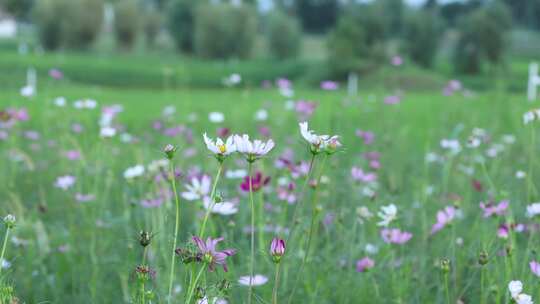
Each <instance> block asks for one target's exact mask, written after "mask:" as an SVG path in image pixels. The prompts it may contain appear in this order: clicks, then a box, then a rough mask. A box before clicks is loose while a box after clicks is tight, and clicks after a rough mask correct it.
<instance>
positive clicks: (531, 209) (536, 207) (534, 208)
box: [527, 203, 540, 217]
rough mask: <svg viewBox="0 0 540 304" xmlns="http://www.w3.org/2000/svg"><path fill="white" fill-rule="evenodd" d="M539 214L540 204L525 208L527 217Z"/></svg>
mask: <svg viewBox="0 0 540 304" xmlns="http://www.w3.org/2000/svg"><path fill="white" fill-rule="evenodd" d="M539 214H540V203H532V204H530V205H528V206H527V217H535V216H537V215H539Z"/></svg>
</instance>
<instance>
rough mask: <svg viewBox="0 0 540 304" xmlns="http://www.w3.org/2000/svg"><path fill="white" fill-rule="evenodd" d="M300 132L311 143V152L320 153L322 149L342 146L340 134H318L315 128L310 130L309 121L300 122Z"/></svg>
mask: <svg viewBox="0 0 540 304" xmlns="http://www.w3.org/2000/svg"><path fill="white" fill-rule="evenodd" d="M299 126H300V134H302V137H303V138H304V139H305V140H306V141H307V142H308V143H309V144H310V145H311V152H312V153H318V152H319V151H320V150H322V149H326V148H332V149H335V148H337V147H340V146H341V143H340V142H339V136H337V135H334V136H330V135H317V134H315V133H314V132H313V130H309V127H308V123H307V121H305V122H301V123H299Z"/></svg>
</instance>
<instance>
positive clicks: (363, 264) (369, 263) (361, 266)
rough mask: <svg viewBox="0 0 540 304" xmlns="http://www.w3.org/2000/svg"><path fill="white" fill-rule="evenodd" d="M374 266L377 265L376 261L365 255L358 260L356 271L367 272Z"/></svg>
mask: <svg viewBox="0 0 540 304" xmlns="http://www.w3.org/2000/svg"><path fill="white" fill-rule="evenodd" d="M373 267H375V261H373V260H372V259H370V258H369V257H364V258H362V259H360V260H358V261H357V262H356V271H358V272H366V271H368V270H369V269H371V268H373Z"/></svg>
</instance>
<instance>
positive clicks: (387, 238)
mask: <svg viewBox="0 0 540 304" xmlns="http://www.w3.org/2000/svg"><path fill="white" fill-rule="evenodd" d="M412 236H413V235H412V233H410V232H406V231H401V230H399V229H396V228H394V229H389V228H385V229H382V230H381V237H382V239H383V241H384V242H385V243H387V244H400V245H401V244H405V243H407V242H408V241H409V240H410V239H411V238H412Z"/></svg>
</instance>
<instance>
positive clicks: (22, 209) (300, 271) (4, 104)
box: [0, 71, 540, 304]
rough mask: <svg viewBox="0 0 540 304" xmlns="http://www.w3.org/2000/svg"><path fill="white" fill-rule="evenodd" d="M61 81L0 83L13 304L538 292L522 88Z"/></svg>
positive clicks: (487, 297) (465, 299)
mask: <svg viewBox="0 0 540 304" xmlns="http://www.w3.org/2000/svg"><path fill="white" fill-rule="evenodd" d="M58 73H61V71H55V73H54V75H58ZM51 77H52V76H51ZM57 78H58V77H55V78H54V79H55V80H54V81H50V82H46V83H45V84H44V85H41V86H40V87H39V88H34V87H33V88H30V89H28V88H23V90H22V91H21V92H18V91H2V92H0V105H1V109H0V110H1V111H0V154H1V156H2V159H3V163H2V164H3V165H2V167H1V169H0V170H1V174H0V194H1V195H0V200H1V201H0V212H1V215H2V223H3V225H2V229H1V230H0V232H1V239H0V241H1V243H0V244H1V245H2V247H1V251H0V303H220V304H223V303H233V304H236V303H272V304H277V303H485V304H488V303H512V302H513V303H518V304H526V303H533V299H536V300H537V301H538V299H540V264H539V263H540V254H539V253H538V251H537V248H538V244H539V243H540V237H538V233H539V231H540V225H539V224H540V223H539V222H538V217H539V216H540V203H538V202H537V201H540V195H539V193H538V186H537V185H538V176H539V175H538V174H540V173H538V172H539V162H538V160H537V155H538V143H539V140H538V139H537V137H538V136H539V135H540V132H536V129H537V128H538V127H539V126H540V121H538V120H540V115H539V110H535V109H534V106H533V105H531V104H527V103H526V102H525V101H524V100H523V99H524V98H523V97H522V96H518V95H509V94H505V93H501V92H497V93H479V94H473V93H471V92H468V91H466V90H465V89H464V88H463V87H462V86H461V85H456V83H458V82H457V81H452V82H450V83H449V85H448V86H447V87H445V88H441V91H439V92H425V93H407V92H399V94H395V93H393V92H384V91H377V90H374V91H372V92H368V91H366V92H362V94H361V95H360V96H356V97H347V93H346V92H345V91H343V90H341V89H340V86H339V85H338V84H337V83H335V82H332V81H325V82H324V83H322V84H321V89H320V90H315V89H309V90H306V89H301V88H299V89H296V88H295V87H294V85H293V83H292V82H290V81H288V80H287V79H279V80H277V81H275V82H272V84H270V83H267V84H266V85H265V87H264V88H249V87H244V86H242V84H241V81H242V80H241V79H242V78H241V77H240V75H236V76H231V77H230V78H228V82H227V87H225V88H223V89H219V90H218V89H216V90H178V91H174V90H164V91H152V90H144V89H140V90H136V89H134V90H129V89H113V88H102V87H92V86H78V85H74V84H69V83H63V82H62V80H61V77H60V80H59V79H57Z"/></svg>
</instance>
